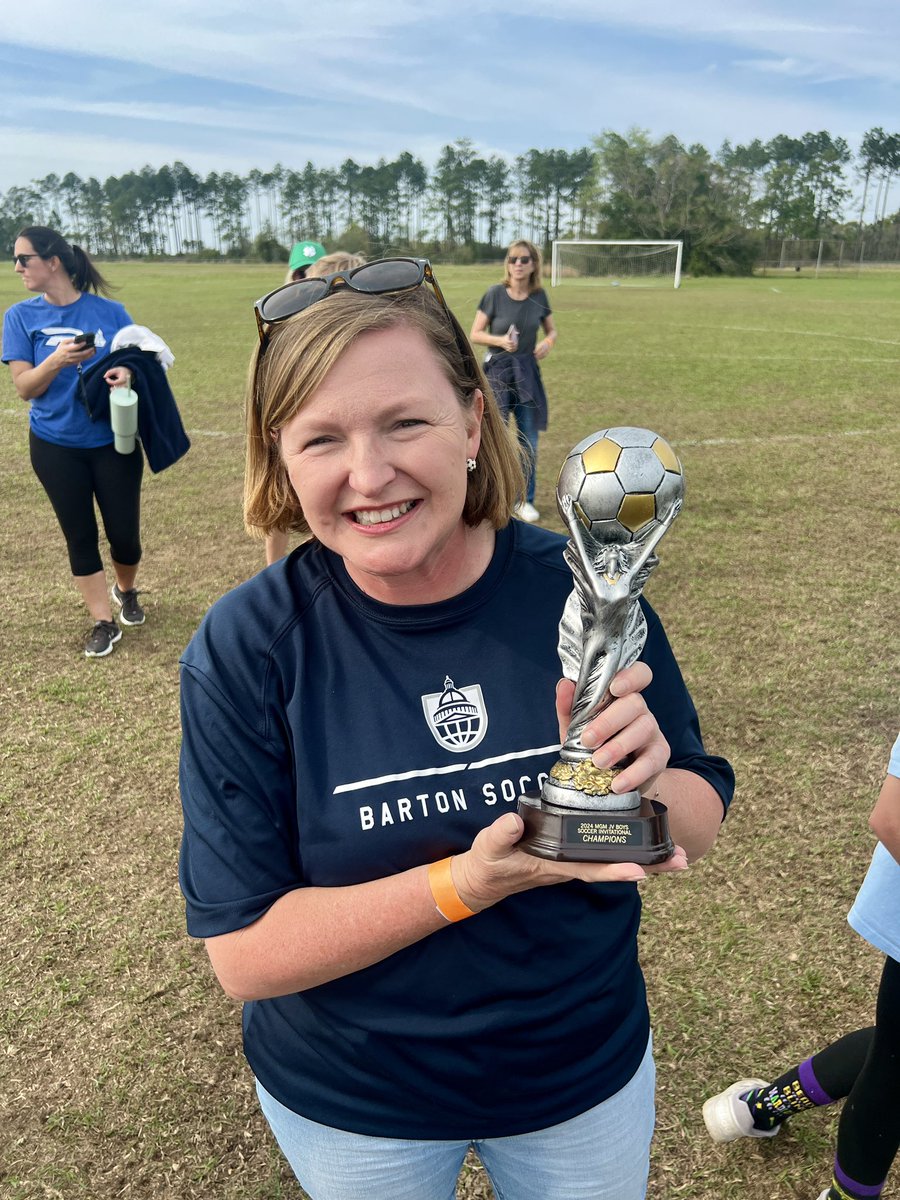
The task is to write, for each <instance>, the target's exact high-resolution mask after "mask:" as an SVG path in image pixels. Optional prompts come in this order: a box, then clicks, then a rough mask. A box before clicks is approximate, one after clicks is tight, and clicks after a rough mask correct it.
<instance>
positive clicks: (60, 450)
mask: <svg viewBox="0 0 900 1200" xmlns="http://www.w3.org/2000/svg"><path fill="white" fill-rule="evenodd" d="M14 265H15V270H16V274H17V275H19V276H20V277H21V279H22V283H23V284H24V286H25V288H26V289H27V290H28V291H29V292H35V293H37V295H35V296H34V297H33V298H32V299H30V300H22V301H20V302H19V303H18V304H14V305H13V306H12V308H10V309H9V310H8V311H7V312H6V314H5V316H4V318H3V361H4V362H5V363H9V367H10V371H11V372H12V379H13V384H14V385H15V388H16V391H17V392H18V393H19V395H20V396H21V397H22V399H23V400H26V401H28V402H29V404H30V406H31V410H30V415H29V426H30V429H29V438H30V449H31V464H32V466H33V467H34V471H35V474H36V475H37V477H38V479H39V480H40V481H41V484H42V485H43V488H44V490H45V491H46V493H47V495H48V496H49V497H50V503H51V504H52V505H53V508H54V511H55V512H56V517H57V520H58V521H59V524H60V528H61V529H62V532H63V536H64V537H65V539H66V546H67V549H68V553H69V565H70V567H71V570H72V575H73V577H74V579H75V584H76V586H77V588H78V590H79V591H80V593H81V596H82V599H83V600H84V602H85V604H86V605H87V609H88V611H89V613H90V614H91V616H92V618H93V620H94V627H93V629H92V630H91V632H90V634H89V635H88V637H87V640H86V642H85V649H84V652H85V654H86V655H87V656H88V658H102V657H104V656H105V655H107V654H109V653H110V652H111V651H112V649H113V646H114V645H115V643H116V642H117V641H118V640H119V639H120V638H121V636H122V631H121V630H120V628H119V625H118V623H117V622H116V621H115V620H114V619H113V613H112V608H111V601H110V592H109V591H108V590H107V579H106V573H105V571H104V569H103V563H102V560H101V558H100V549H99V533H98V529H97V519H96V517H95V515H94V501H95V500H96V501H97V505H98V507H99V509H100V514H101V516H102V518H103V527H104V529H105V531H106V536H107V538H108V539H109V546H110V553H111V555H112V564H113V571H114V574H115V581H114V583H113V587H112V593H111V596H112V602H113V603H115V605H116V607H117V608H118V609H119V620H120V621H121V622H122V624H123V625H142V624H143V623H144V611H143V609H142V608H141V605H140V603H139V601H138V593H137V590H136V589H135V578H136V575H137V568H138V563H139V562H140V558H141V538H140V496H141V476H142V474H143V467H144V459H143V452H142V450H141V447H140V445H136V446H135V448H134V450H133V451H132V452H131V453H130V454H120V453H119V452H118V451H117V450H116V449H115V446H114V439H113V431H112V427H111V425H110V423H109V421H108V420H107V419H105V418H103V417H99V416H98V417H94V416H93V415H92V414H91V413H90V412H89V411H88V406H87V402H86V399H85V394H84V386H83V383H82V377H81V371H82V367H83V366H84V364H85V363H87V362H90V361H91V360H92V359H96V358H98V357H102V356H104V355H105V354H107V353H108V352H109V348H110V343H111V342H112V339H113V336H114V335H115V333H116V332H117V331H118V330H119V329H122V328H124V327H125V326H126V325H130V324H132V319H131V317H130V316H129V315H128V313H127V312H126V310H125V308H124V307H123V306H122V305H121V304H119V303H118V302H117V301H115V300H109V299H107V298H106V296H107V295H108V292H109V285H108V284H107V282H106V280H105V279H104V278H103V276H102V275H101V274H100V272H99V271H98V270H97V268H96V267H95V266H94V265H93V263H92V262H91V261H90V259H89V258H88V256H87V254H86V253H85V252H84V250H82V249H81V247H80V246H72V245H70V244H69V243H68V242H67V241H66V240H65V238H64V237H62V236H61V234H59V233H57V232H56V231H55V230H53V229H48V228H46V227H45V226H43V225H34V226H29V227H28V228H26V229H23V230H22V231H21V232H20V233H19V235H18V237H17V238H16V242H15V248H14ZM98 293H103V295H99V294H98ZM103 378H104V379H105V381H106V382H107V383H108V384H109V386H110V388H115V387H128V386H129V384H130V382H131V372H130V371H128V370H127V369H125V368H123V367H111V368H110V369H109V370H108V371H106V373H105V374H104V376H103Z"/></svg>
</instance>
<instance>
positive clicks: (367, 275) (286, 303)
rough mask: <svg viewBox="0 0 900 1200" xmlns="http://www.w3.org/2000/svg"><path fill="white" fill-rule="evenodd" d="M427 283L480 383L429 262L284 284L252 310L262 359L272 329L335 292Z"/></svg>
mask: <svg viewBox="0 0 900 1200" xmlns="http://www.w3.org/2000/svg"><path fill="white" fill-rule="evenodd" d="M425 282H427V283H430V284H431V286H432V288H433V290H434V294H435V296H436V297H437V299H438V301H439V302H440V305H441V308H443V310H444V312H445V313H446V314H447V320H448V321H449V322H450V328H451V329H452V330H453V336H454V337H455V339H456V344H457V346H458V348H459V352H460V354H461V355H462V357H463V361H464V362H465V364H466V367H467V369H468V371H469V373H470V374H471V375H472V378H473V380H474V381H477V379H478V370H477V368H476V366H475V357H474V355H473V353H472V347H471V346H470V345H469V342H468V340H467V338H466V335H465V333H463V330H462V327H461V326H460V324H459V322H458V321H457V319H456V317H454V315H453V313H452V312H451V311H450V306H449V305H448V303H447V301H446V300H445V299H444V293H443V292H442V291H441V289H440V286H439V284H438V281H437V279H435V276H434V271H432V269H431V263H430V262H429V261H428V259H427V258H380V259H376V260H375V262H369V263H363V264H362V266H361V267H354V268H353V270H352V271H337V272H335V274H334V275H323V276H322V278H321V279H298V280H296V281H295V282H293V283H285V284H282V286H281V287H279V288H276V289H275V290H274V292H269V293H268V295H266V296H263V297H262V298H261V299H260V300H257V302H256V304H255V305H254V306H253V312H254V315H255V316H256V328H257V329H258V330H259V340H260V355H262V352H263V350H264V349H265V346H266V343H267V342H268V339H269V332H270V330H271V328H272V326H273V325H277V324H278V323H279V322H280V321H286V320H287V319H288V318H289V317H295V316H296V315H297V313H301V312H303V311H304V309H307V308H309V307H310V305H312V304H316V303H317V302H318V301H319V300H324V299H325V297H326V296H329V295H331V293H332V292H335V291H340V290H341V289H342V288H349V290H350V291H351V292H359V293H360V294H361V295H364V296H384V295H387V294H388V293H390V292H411V291H412V290H413V289H414V288H417V287H419V286H421V284H423V283H425Z"/></svg>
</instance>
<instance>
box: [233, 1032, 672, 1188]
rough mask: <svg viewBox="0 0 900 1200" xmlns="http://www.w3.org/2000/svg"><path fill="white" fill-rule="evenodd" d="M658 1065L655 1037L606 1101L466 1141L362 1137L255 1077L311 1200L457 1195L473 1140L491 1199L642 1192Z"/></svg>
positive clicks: (287, 1155)
mask: <svg viewBox="0 0 900 1200" xmlns="http://www.w3.org/2000/svg"><path fill="white" fill-rule="evenodd" d="M655 1083H656V1071H655V1067H654V1063H653V1052H652V1045H651V1043H648V1045H647V1052H646V1054H645V1055H644V1059H643V1062H642V1063H641V1065H640V1067H639V1068H638V1070H637V1072H636V1074H635V1075H634V1076H633V1077H632V1079H631V1080H629V1082H628V1083H627V1084H626V1085H625V1087H623V1088H622V1089H621V1091H619V1092H617V1093H616V1094H615V1095H614V1096H611V1097H610V1098H609V1099H608V1100H605V1101H604V1102H603V1103H602V1104H598V1105H597V1106H596V1107H595V1108H591V1109H588V1111H587V1112H585V1113H582V1114H581V1115H580V1116H578V1117H573V1118H572V1119H571V1120H569V1121H564V1122H563V1123H562V1124H561V1125H554V1126H551V1127H550V1128H549V1129H539V1130H537V1131H536V1132H535V1133H523V1134H518V1135H516V1136H513V1137H499V1138H484V1139H480V1140H479V1139H473V1140H472V1141H468V1142H466V1141H446V1142H445V1141H433V1142H430V1141H405V1140H403V1139H400V1138H380V1137H366V1136H364V1135H362V1134H358V1133H347V1132H345V1131H344V1130H341V1129H331V1128H329V1127H328V1126H327V1125H318V1124H316V1122H315V1121H308V1120H307V1119H306V1118H305V1117H301V1116H298V1115H297V1114H296V1113H294V1112H292V1111H291V1110H290V1109H288V1108H285V1107H284V1105H283V1104H280V1103H279V1102H278V1101H277V1100H276V1099H275V1098H274V1097H273V1096H270V1095H269V1093H268V1092H267V1091H266V1090H265V1088H264V1087H263V1086H262V1084H261V1083H259V1081H258V1080H257V1084H256V1090H257V1093H258V1094H259V1102H260V1105H261V1106H262V1110H263V1113H264V1115H265V1118H266V1120H267V1121H268V1122H269V1125H270V1126H271V1128H272V1132H273V1133H274V1134H275V1137H276V1140H277V1141H278V1144H279V1146H280V1147H281V1149H282V1152H283V1153H284V1156H285V1158H286V1159H287V1160H288V1163H289V1164H290V1167H291V1170H292V1171H293V1172H294V1174H295V1175H296V1176H297V1179H298V1180H299V1181H300V1185H301V1187H303V1189H304V1190H305V1191H306V1192H307V1193H308V1194H309V1195H310V1196H311V1197H312V1200H453V1197H454V1196H455V1194H456V1179H457V1176H458V1175H459V1171H460V1168H461V1166H462V1164H463V1159H464V1158H465V1156H466V1152H467V1151H468V1150H469V1148H470V1147H472V1148H473V1149H474V1150H475V1151H476V1153H477V1154H478V1157H479V1158H480V1159H481V1161H482V1163H483V1164H484V1168H485V1170H486V1171H487V1173H488V1176H489V1177H490V1180H491V1184H492V1185H493V1188H494V1192H495V1194H496V1197H497V1200H643V1197H644V1196H645V1195H646V1191H647V1177H648V1175H649V1171H650V1140H651V1138H652V1137H653V1123H654V1119H655V1111H654V1099H653V1097H654V1090H655Z"/></svg>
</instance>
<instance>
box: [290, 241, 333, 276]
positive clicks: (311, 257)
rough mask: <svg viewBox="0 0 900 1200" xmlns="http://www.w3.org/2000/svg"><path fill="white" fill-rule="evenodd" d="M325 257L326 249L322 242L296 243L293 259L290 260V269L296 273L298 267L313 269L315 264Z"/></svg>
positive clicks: (293, 247) (292, 250) (292, 254)
mask: <svg viewBox="0 0 900 1200" xmlns="http://www.w3.org/2000/svg"><path fill="white" fill-rule="evenodd" d="M324 257H325V247H324V246H323V245H322V244H321V242H294V245H293V246H292V248H291V257H290V258H289V259H288V269H289V270H291V271H296V270H297V268H298V267H311V266H312V265H313V263H314V262H318V261H319V259H320V258H324Z"/></svg>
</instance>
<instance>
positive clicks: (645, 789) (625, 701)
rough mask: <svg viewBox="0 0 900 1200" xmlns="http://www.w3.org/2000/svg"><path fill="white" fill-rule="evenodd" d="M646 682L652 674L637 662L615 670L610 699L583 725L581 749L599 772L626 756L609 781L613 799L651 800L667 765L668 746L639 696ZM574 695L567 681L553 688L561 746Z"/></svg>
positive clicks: (570, 682) (569, 682)
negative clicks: (636, 794) (637, 795)
mask: <svg viewBox="0 0 900 1200" xmlns="http://www.w3.org/2000/svg"><path fill="white" fill-rule="evenodd" d="M652 678H653V672H652V671H651V670H650V668H649V667H648V666H647V664H646V663H643V662H636V663H633V664H632V665H631V666H630V667H626V668H625V670H624V671H620V672H619V673H618V675H616V676H615V677H614V678H613V681H612V683H611V684H610V686H609V690H610V693H611V694H612V696H613V700H612V701H611V703H610V704H609V705H607V707H606V708H604V710H603V711H602V712H601V713H600V714H599V716H597V717H595V718H594V720H593V721H591V722H590V723H589V724H588V725H586V726H585V729H584V732H583V733H582V735H581V742H582V745H583V746H584V747H585V748H586V749H588V750H592V751H593V753H592V754H591V760H592V762H593V763H594V766H596V767H599V768H600V769H601V770H605V769H606V768H608V767H613V766H616V764H617V763H620V762H621V761H622V760H623V759H624V758H626V757H627V756H628V755H631V756H632V761H631V762H630V763H629V764H628V766H627V767H624V768H623V770H622V771H621V773H620V774H618V775H617V776H616V777H615V779H614V780H613V783H612V791H613V792H615V793H617V794H619V793H622V792H630V791H640V792H642V793H644V794H645V795H649V796H651V797H653V796H654V793H655V791H656V780H657V778H658V777H659V775H661V774H662V772H663V771H664V770H665V768H666V765H667V764H668V761H669V753H670V747H669V743H668V742H667V741H666V739H665V737H663V733H662V730H661V729H660V727H659V725H658V724H657V721H656V717H654V715H653V713H652V712H651V711H650V709H649V708H648V707H647V701H646V700H645V699H644V697H643V696H642V695H641V693H642V692H643V690H644V688H645V687H647V685H648V684H649V683H650V680H651V679H652ZM574 695H575V684H574V683H573V682H572V681H571V680H570V679H561V680H560V681H559V683H558V684H557V685H556V715H557V717H558V719H559V731H560V732H559V737H560V741H565V737H566V730H567V729H568V727H569V720H570V718H571V714H572V700H573V697H574Z"/></svg>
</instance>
